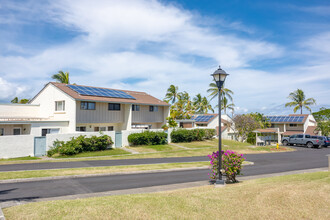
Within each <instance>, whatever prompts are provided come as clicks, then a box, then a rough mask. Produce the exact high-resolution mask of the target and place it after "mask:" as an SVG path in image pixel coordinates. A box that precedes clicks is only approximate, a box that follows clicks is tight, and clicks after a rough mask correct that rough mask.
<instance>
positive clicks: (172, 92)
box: [164, 85, 179, 104]
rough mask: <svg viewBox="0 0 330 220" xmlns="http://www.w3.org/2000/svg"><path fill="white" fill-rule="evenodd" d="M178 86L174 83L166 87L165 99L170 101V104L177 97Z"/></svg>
mask: <svg viewBox="0 0 330 220" xmlns="http://www.w3.org/2000/svg"><path fill="white" fill-rule="evenodd" d="M178 90H179V89H178V87H177V86H174V85H170V87H169V88H168V89H167V93H166V95H165V99H164V100H165V101H166V102H170V101H172V104H173V103H175V101H176V99H177V98H178Z"/></svg>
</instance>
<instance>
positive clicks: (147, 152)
mask: <svg viewBox="0 0 330 220" xmlns="http://www.w3.org/2000/svg"><path fill="white" fill-rule="evenodd" d="M175 144H176V145H180V146H183V147H186V148H189V149H182V148H180V147H177V146H175V145H171V144H169V145H159V146H148V145H143V146H134V147H127V148H128V149H132V150H134V151H137V152H139V154H131V153H129V152H127V151H124V150H122V149H120V148H119V149H118V148H116V149H113V150H106V151H100V152H85V153H81V154H77V155H74V156H55V157H53V158H54V159H53V160H38V161H15V160H0V164H13V163H33V162H69V161H82V160H96V159H97V160H113V159H137V158H165V157H192V156H207V155H208V154H212V152H214V151H217V150H218V140H217V139H214V140H210V141H196V142H191V143H175ZM222 149H223V150H228V149H229V150H233V151H236V152H238V153H241V154H255V153H269V152H286V151H293V149H292V148H288V147H281V148H280V149H279V150H277V149H276V148H275V147H274V146H265V147H254V146H251V145H250V144H247V143H241V142H237V141H231V140H223V148H222ZM97 156H102V157H98V158H93V157H97ZM88 157H90V158H88Z"/></svg>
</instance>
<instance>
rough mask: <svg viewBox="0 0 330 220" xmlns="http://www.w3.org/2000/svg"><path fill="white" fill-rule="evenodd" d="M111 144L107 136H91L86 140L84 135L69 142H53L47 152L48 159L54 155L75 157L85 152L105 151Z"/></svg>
mask: <svg viewBox="0 0 330 220" xmlns="http://www.w3.org/2000/svg"><path fill="white" fill-rule="evenodd" d="M111 144H113V141H112V140H111V137H109V136H108V135H102V136H99V137H97V136H92V137H89V138H86V136H85V135H80V136H79V137H76V138H74V137H72V138H71V140H69V141H67V142H64V141H58V140H56V141H54V143H53V147H51V149H50V150H49V151H48V152H47V155H48V156H49V157H51V156H53V155H54V154H56V153H59V154H60V155H67V156H69V155H75V154H79V153H81V152H86V151H101V150H105V149H107V147H108V146H109V145H111Z"/></svg>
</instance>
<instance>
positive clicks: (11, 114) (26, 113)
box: [0, 104, 40, 118]
mask: <svg viewBox="0 0 330 220" xmlns="http://www.w3.org/2000/svg"><path fill="white" fill-rule="evenodd" d="M39 113H40V111H39V105H30V104H0V118H15V117H20V118H38V117H40V116H39V115H40V114H39Z"/></svg>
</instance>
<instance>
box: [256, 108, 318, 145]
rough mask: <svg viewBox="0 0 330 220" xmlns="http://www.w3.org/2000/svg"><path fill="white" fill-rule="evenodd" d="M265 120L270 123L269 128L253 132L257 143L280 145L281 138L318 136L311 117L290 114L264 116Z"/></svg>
mask: <svg viewBox="0 0 330 220" xmlns="http://www.w3.org/2000/svg"><path fill="white" fill-rule="evenodd" d="M265 119H267V120H268V121H269V122H270V123H271V127H270V128H266V129H257V130H255V131H254V132H255V133H256V135H257V143H258V142H261V143H263V142H265V141H268V142H278V143H280V140H281V138H282V137H284V136H291V135H294V134H302V133H305V134H310V135H318V134H319V132H318V131H316V130H315V129H316V127H317V122H316V120H315V118H314V116H313V115H308V114H290V115H287V116H266V117H265Z"/></svg>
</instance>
